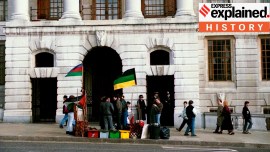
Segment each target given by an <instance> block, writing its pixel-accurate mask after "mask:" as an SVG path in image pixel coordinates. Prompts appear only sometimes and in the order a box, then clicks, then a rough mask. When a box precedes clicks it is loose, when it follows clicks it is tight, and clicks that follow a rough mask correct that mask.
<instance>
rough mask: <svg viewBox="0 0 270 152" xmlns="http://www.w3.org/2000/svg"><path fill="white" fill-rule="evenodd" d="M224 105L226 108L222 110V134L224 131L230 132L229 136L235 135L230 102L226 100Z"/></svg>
mask: <svg viewBox="0 0 270 152" xmlns="http://www.w3.org/2000/svg"><path fill="white" fill-rule="evenodd" d="M223 104H224V107H223V110H222V115H223V121H222V125H221V131H220V133H221V134H222V131H223V130H228V134H229V135H234V132H233V125H232V119H231V111H230V108H229V104H228V101H226V100H225V101H224V102H223Z"/></svg>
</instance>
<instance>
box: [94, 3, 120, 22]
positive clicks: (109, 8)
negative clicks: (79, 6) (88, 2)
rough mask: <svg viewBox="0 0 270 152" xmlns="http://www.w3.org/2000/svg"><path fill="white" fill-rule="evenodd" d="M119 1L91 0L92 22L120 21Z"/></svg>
mask: <svg viewBox="0 0 270 152" xmlns="http://www.w3.org/2000/svg"><path fill="white" fill-rule="evenodd" d="M121 4H122V3H121V0H93V1H92V7H91V10H92V11H91V16H92V19H93V20H115V19H121V18H122V15H121Z"/></svg>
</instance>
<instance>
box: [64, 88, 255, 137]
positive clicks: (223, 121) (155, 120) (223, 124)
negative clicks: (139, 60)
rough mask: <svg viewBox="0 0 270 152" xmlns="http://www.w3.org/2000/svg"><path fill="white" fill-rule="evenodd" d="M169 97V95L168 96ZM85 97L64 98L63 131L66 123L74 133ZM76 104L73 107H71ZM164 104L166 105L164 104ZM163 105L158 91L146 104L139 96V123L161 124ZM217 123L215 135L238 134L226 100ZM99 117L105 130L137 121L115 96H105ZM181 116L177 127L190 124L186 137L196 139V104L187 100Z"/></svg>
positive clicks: (247, 123)
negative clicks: (76, 110)
mask: <svg viewBox="0 0 270 152" xmlns="http://www.w3.org/2000/svg"><path fill="white" fill-rule="evenodd" d="M168 97H169V93H168ZM80 98H81V96H78V97H74V96H73V95H71V96H70V97H69V98H68V97H67V96H66V95H64V96H63V114H64V117H63V118H62V120H61V121H60V124H59V127H60V128H63V126H64V124H65V123H66V126H67V127H66V134H74V131H73V128H74V124H75V120H74V110H73V106H74V104H77V103H76V102H78V100H79V99H80ZM71 103H72V104H71ZM163 103H164V102H163ZM163 103H162V102H161V99H160V97H159V94H158V93H157V92H156V93H154V95H153V98H152V99H150V100H149V101H148V104H146V102H145V100H144V97H143V95H139V98H138V100H137V104H136V107H137V114H138V117H137V119H138V120H143V121H145V122H146V120H149V121H148V123H149V124H157V125H160V124H161V120H160V119H161V114H162V110H163V109H164V104H163ZM217 104H218V107H217V122H216V129H215V130H214V132H213V133H217V134H222V133H223V130H228V134H229V135H234V131H233V130H234V128H233V125H232V119H231V111H230V108H229V105H228V101H226V100H225V101H224V102H222V100H220V99H218V100H217ZM248 106H249V101H245V103H244V107H243V110H242V115H243V119H244V124H243V134H250V129H251V128H252V120H251V114H250V111H249V109H248ZM99 112H100V113H99V116H100V128H101V129H103V130H120V129H124V130H125V129H129V124H130V123H131V120H134V114H133V113H132V110H131V103H130V102H127V101H126V100H125V97H124V95H118V94H117V95H114V96H113V97H112V101H111V98H110V97H109V96H103V97H101V98H100V106H99ZM179 117H181V118H183V121H182V123H181V125H180V126H179V127H178V128H176V130H177V131H179V132H180V131H181V130H182V129H183V128H184V126H185V125H186V124H187V127H186V130H185V133H184V135H185V136H188V135H189V132H191V136H196V134H195V118H196V108H194V106H193V101H192V100H189V101H188V102H187V101H184V103H183V110H182V113H181V114H180V115H179Z"/></svg>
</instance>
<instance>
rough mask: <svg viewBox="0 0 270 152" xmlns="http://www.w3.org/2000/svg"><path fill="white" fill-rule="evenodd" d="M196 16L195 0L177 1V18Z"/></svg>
mask: <svg viewBox="0 0 270 152" xmlns="http://www.w3.org/2000/svg"><path fill="white" fill-rule="evenodd" d="M180 16H196V15H195V13H194V9H193V0H177V11H176V14H175V17H180Z"/></svg>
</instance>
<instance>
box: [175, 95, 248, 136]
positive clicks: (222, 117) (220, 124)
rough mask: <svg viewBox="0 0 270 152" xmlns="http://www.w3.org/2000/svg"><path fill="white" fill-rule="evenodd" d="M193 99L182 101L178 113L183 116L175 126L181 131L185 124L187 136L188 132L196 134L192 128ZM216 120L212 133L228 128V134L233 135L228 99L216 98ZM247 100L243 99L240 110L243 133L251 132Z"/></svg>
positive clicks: (193, 121) (193, 118) (194, 113)
mask: <svg viewBox="0 0 270 152" xmlns="http://www.w3.org/2000/svg"><path fill="white" fill-rule="evenodd" d="M192 104H193V101H192V100H190V101H189V102H188V106H187V101H184V106H183V110H182V113H181V114H180V115H179V117H182V118H183V121H182V123H181V125H180V126H179V128H176V130H177V131H179V132H180V131H181V130H182V129H183V127H184V126H185V125H186V124H187V128H186V131H185V134H184V135H185V136H188V135H189V134H188V133H189V132H191V136H196V134H195V131H194V128H195V117H196V110H195V108H194V107H193V106H192ZM217 104H218V107H217V122H216V129H215V131H214V132H213V133H217V134H222V132H223V130H228V134H229V135H234V131H233V129H234V128H233V124H232V118H231V110H230V108H229V103H228V101H226V100H225V101H224V102H222V100H221V99H218V100H217ZM248 106H249V101H245V103H244V107H243V110H242V116H243V119H244V124H243V134H251V133H250V129H251V128H252V120H251V114H250V111H249V109H248Z"/></svg>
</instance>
